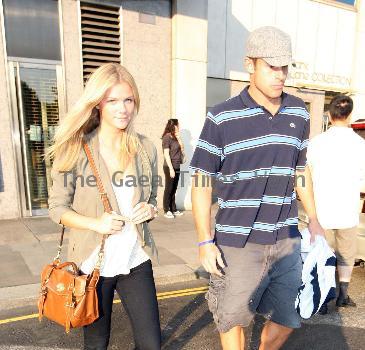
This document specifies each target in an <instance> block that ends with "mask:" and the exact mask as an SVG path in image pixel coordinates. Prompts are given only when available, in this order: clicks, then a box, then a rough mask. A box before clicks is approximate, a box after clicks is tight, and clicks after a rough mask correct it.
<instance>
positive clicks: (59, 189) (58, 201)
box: [48, 166, 76, 224]
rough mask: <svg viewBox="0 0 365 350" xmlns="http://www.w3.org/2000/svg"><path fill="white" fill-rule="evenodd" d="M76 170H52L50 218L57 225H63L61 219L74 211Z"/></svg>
mask: <svg viewBox="0 0 365 350" xmlns="http://www.w3.org/2000/svg"><path fill="white" fill-rule="evenodd" d="M75 175H76V174H75V170H71V171H65V172H60V171H58V170H56V169H55V166H53V167H52V170H51V178H52V186H51V189H50V194H49V197H48V209H49V216H50V218H51V219H52V221H54V222H55V223H56V224H61V217H62V215H63V214H64V213H66V212H68V211H73V209H72V203H73V199H74V193H75V178H76V176H75Z"/></svg>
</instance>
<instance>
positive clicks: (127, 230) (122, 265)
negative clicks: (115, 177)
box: [80, 184, 149, 277]
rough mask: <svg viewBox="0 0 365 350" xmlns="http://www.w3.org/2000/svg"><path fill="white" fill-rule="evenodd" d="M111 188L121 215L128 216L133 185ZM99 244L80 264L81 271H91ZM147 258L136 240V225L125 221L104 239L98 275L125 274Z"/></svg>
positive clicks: (112, 275)
mask: <svg viewBox="0 0 365 350" xmlns="http://www.w3.org/2000/svg"><path fill="white" fill-rule="evenodd" d="M113 190H114V193H115V196H116V199H117V201H118V206H119V209H120V211H121V213H122V215H124V216H126V217H130V216H131V214H132V210H133V208H132V205H131V203H132V199H133V194H134V187H133V186H114V184H113ZM99 249H100V244H99V246H98V247H96V248H95V250H94V251H93V252H92V253H91V255H90V256H89V257H88V258H87V259H86V260H85V261H84V262H83V263H82V264H81V267H80V269H81V271H82V272H84V273H86V274H89V273H91V272H92V271H93V269H94V267H95V264H96V262H97V259H98V253H99ZM148 259H149V257H148V255H147V254H146V253H145V251H144V250H143V249H142V247H141V244H140V242H139V240H138V232H137V228H136V225H134V224H132V223H130V222H126V224H125V226H124V227H123V229H122V230H121V231H120V232H118V233H115V234H113V235H110V236H109V237H108V238H107V239H106V240H105V246H104V259H103V262H102V265H101V269H100V275H101V276H104V277H114V276H117V275H121V274H123V275H127V274H129V272H130V269H132V268H133V267H136V266H138V265H140V264H142V263H143V262H145V261H147V260H148Z"/></svg>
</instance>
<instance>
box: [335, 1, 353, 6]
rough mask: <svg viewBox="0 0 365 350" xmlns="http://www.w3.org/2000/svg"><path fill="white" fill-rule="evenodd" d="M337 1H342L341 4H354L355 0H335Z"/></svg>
mask: <svg viewBox="0 0 365 350" xmlns="http://www.w3.org/2000/svg"><path fill="white" fill-rule="evenodd" d="M336 1H337V2H342V3H343V4H347V5H352V6H354V5H355V1H356V0H336Z"/></svg>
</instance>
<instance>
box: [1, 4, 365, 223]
mask: <svg viewBox="0 0 365 350" xmlns="http://www.w3.org/2000/svg"><path fill="white" fill-rule="evenodd" d="M0 4H1V5H0V74H1V77H3V78H2V79H1V80H0V108H1V109H0V110H1V111H2V113H1V114H0V125H1V128H0V206H1V211H0V219H9V218H17V217H23V216H38V215H47V197H48V189H49V186H50V175H49V173H50V167H51V164H50V163H49V162H48V161H47V160H44V159H43V156H42V155H43V153H44V150H45V149H46V148H47V147H48V146H49V144H50V142H51V139H52V136H53V134H54V131H55V127H56V126H57V124H58V123H59V120H61V119H62V118H63V116H64V115H65V113H67V111H68V110H69V109H70V107H71V106H72V105H73V104H74V103H75V101H76V100H77V99H78V97H79V96H80V94H81V92H82V89H83V84H84V81H85V80H86V79H87V77H88V75H89V74H90V73H91V72H92V71H93V70H94V69H95V68H96V67H97V66H98V65H100V64H102V63H103V62H110V61H112V62H120V63H122V64H123V65H125V66H126V67H127V68H128V69H129V70H130V72H131V73H132V74H133V76H134V77H135V80H136V82H137V85H138V87H139V90H140V95H141V110H140V113H139V115H138V117H137V122H136V127H137V130H138V131H139V132H141V133H143V134H145V135H147V136H148V137H150V138H151V139H152V141H153V142H154V143H155V145H156V146H157V149H158V151H159V156H160V159H159V167H160V174H163V172H162V162H163V160H162V149H161V139H160V137H161V134H162V131H163V128H164V126H165V123H166V121H167V119H168V118H170V117H177V118H179V120H180V129H181V135H182V138H183V140H184V144H185V148H186V152H187V158H188V160H189V159H190V158H191V155H192V153H193V150H194V147H195V144H196V142H197V139H198V137H199V133H200V130H201V127H202V125H203V123H204V118H205V115H206V111H207V109H208V108H209V107H211V106H213V105H214V104H216V103H219V102H221V101H223V100H225V99H227V98H229V97H231V96H234V95H236V94H238V93H239V92H240V91H241V90H242V88H243V87H244V86H246V85H247V84H248V82H249V76H248V74H247V72H245V71H244V68H243V57H244V55H245V48H244V42H245V40H246V38H247V35H248V34H249V32H250V31H252V30H253V29H255V28H257V27H259V26H261V25H275V26H278V27H279V28H281V29H283V30H284V31H286V32H288V33H289V34H290V35H291V37H292V40H293V56H294V60H295V62H296V67H295V68H294V67H293V68H291V69H290V72H289V79H288V80H287V82H286V90H287V91H288V92H290V93H292V94H294V95H297V96H299V97H301V98H302V99H303V100H304V101H305V102H306V104H307V106H308V109H309V111H310V114H311V121H312V123H311V125H312V126H311V135H315V134H317V133H319V132H321V130H322V125H323V114H324V112H325V111H326V105H327V104H328V102H329V100H330V99H331V98H332V97H333V96H334V95H335V94H338V93H347V94H350V95H351V96H352V97H353V98H354V101H355V110H354V113H353V119H354V120H356V119H359V118H364V117H365V76H364V74H365V73H364V71H363V70H362V69H361V68H362V67H361V63H362V62H365V1H364V0H357V1H356V2H355V1H351V0H348V1H346V0H344V1H335V0H244V1H243V0H174V1H168V0H156V1H153V0H145V1H144V0H135V1H121V0H108V1H107V0H105V1H104V0H99V1H90V0H89V1H80V0H58V1H57V0H1V1H0ZM187 166H188V164H184V165H183V168H182V169H183V170H184V171H185V173H184V174H183V176H182V180H181V187H179V189H178V195H177V201H178V205H179V206H180V207H184V208H187V209H189V208H190V186H189V182H190V180H189V175H188V172H187ZM162 192H163V188H162V187H161V188H160V189H159V196H158V197H159V203H161V197H162Z"/></svg>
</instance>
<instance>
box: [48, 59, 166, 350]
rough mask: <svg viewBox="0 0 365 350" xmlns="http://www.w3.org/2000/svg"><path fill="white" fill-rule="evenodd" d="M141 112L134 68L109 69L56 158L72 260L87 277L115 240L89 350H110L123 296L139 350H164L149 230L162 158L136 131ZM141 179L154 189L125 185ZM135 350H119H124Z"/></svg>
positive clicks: (60, 216) (77, 113)
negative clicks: (104, 196) (98, 182)
mask: <svg viewBox="0 0 365 350" xmlns="http://www.w3.org/2000/svg"><path fill="white" fill-rule="evenodd" d="M139 105H140V100H139V94H138V89H137V86H136V83H135V81H134V79H133V77H132V75H131V74H130V73H129V72H128V71H127V70H126V68H124V67H123V66H121V65H119V64H116V63H107V64H105V65H102V66H101V67H99V68H98V69H97V70H95V72H94V73H93V74H92V75H91V76H90V78H89V80H88V82H87V83H86V86H85V90H84V92H83V94H82V96H81V97H80V99H79V101H78V102H77V103H76V105H75V106H74V108H73V109H72V110H71V111H70V112H69V114H68V115H67V116H66V118H64V119H63V120H62V121H61V123H60V126H59V128H58V129H57V132H56V134H55V140H54V141H55V143H54V145H53V146H51V148H50V150H49V155H50V156H51V157H52V158H53V159H54V163H53V167H52V172H51V176H52V180H53V184H52V187H51V191H50V196H49V215H50V217H51V219H52V220H53V221H55V222H56V223H57V224H62V225H64V226H66V227H70V228H71V229H70V236H69V250H68V259H69V261H73V262H75V263H76V264H77V266H78V267H79V269H80V273H81V274H90V273H91V272H92V271H93V269H94V267H95V264H96V261H97V258H98V252H99V249H100V243H101V241H102V237H103V235H108V237H107V239H106V240H105V247H104V257H103V261H102V265H101V269H100V279H99V282H98V284H97V293H98V302H99V315H100V317H99V318H98V319H97V320H96V321H95V322H93V323H92V324H90V325H88V326H85V327H84V329H83V330H84V349H87V350H92V349H93V350H106V349H107V347H108V344H109V338H110V328H111V327H110V326H111V315H112V307H113V299H114V292H115V291H117V293H118V295H119V296H120V298H121V301H122V304H123V306H124V308H125V310H126V312H127V314H128V317H129V319H130V321H131V324H132V329H133V335H134V341H135V348H136V349H138V350H152V349H154V350H160V349H161V331H160V319H159V310H158V304H157V298H156V288H155V282H154V278H153V271H152V264H151V260H150V257H149V255H147V252H149V253H150V254H153V253H156V249H155V248H156V246H155V244H154V241H153V237H152V234H151V232H150V230H149V228H148V225H147V222H148V221H150V220H151V219H153V218H154V217H155V216H156V215H157V208H156V195H157V183H156V182H155V181H152V179H153V178H154V177H156V176H157V151H156V148H155V146H154V145H153V144H152V142H151V141H150V140H149V139H147V138H146V137H145V136H142V135H140V134H137V133H136V131H135V130H134V126H133V124H134V121H135V119H136V117H137V114H138V110H139ZM83 143H87V145H88V146H89V148H90V150H91V153H92V156H93V159H94V162H95V165H96V168H97V170H98V173H99V175H100V179H101V182H102V183H103V186H104V189H105V192H106V194H107V196H108V199H109V201H110V204H111V207H112V209H113V212H111V213H107V212H104V208H103V204H102V199H101V198H100V194H99V192H98V188H97V187H96V186H95V182H93V181H89V179H90V178H91V177H92V176H93V172H92V170H91V167H90V164H89V161H88V158H87V157H86V153H85V152H84V150H83ZM137 174H140V175H141V176H144V178H146V177H147V178H148V179H149V181H148V183H147V184H146V182H145V183H144V185H143V186H142V185H141V184H140V182H139V181H136V185H127V182H123V179H125V177H126V176H133V177H136V176H137ZM76 175H77V176H76ZM150 176H152V178H151V177H150ZM85 179H86V181H85ZM148 248H150V249H148ZM146 250H147V252H146ZM122 327H125V325H122ZM127 347H128V346H127V345H126V344H118V349H126V348H127Z"/></svg>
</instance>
